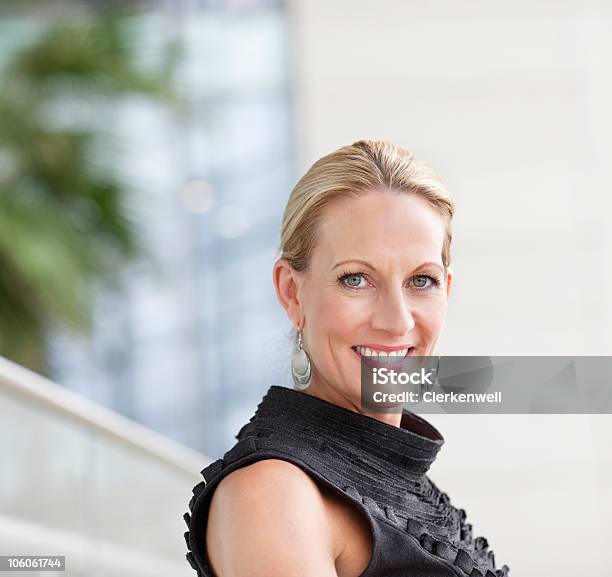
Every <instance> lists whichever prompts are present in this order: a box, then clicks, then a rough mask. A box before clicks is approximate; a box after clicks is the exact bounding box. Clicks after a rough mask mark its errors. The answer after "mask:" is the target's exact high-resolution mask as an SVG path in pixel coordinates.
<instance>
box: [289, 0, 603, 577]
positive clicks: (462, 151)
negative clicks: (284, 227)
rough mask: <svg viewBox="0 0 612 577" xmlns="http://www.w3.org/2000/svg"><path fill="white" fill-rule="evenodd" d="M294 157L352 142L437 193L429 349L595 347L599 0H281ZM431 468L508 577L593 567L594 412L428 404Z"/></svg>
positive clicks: (586, 350) (599, 477)
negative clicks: (406, 165) (437, 302)
mask: <svg viewBox="0 0 612 577" xmlns="http://www.w3.org/2000/svg"><path fill="white" fill-rule="evenodd" d="M290 9H291V22H292V27H293V30H292V38H293V42H294V49H293V53H292V55H291V57H292V61H293V72H294V77H293V81H294V89H295V96H296V120H297V125H298V131H297V133H298V145H299V156H300V168H301V170H305V169H306V168H307V167H308V166H309V165H310V164H311V163H312V162H313V161H314V160H315V159H316V158H318V157H319V156H321V155H322V154H325V153H327V152H330V151H332V150H334V149H335V148H337V147H339V146H342V145H345V144H349V143H351V142H353V141H354V140H357V139H359V138H375V139H379V138H380V139H388V140H392V141H395V142H397V143H398V144H400V145H402V146H404V147H406V148H409V149H411V150H413V151H414V152H415V153H416V154H417V155H418V156H420V157H422V158H424V159H426V160H428V161H429V162H430V163H431V164H432V165H433V166H434V168H436V169H437V170H438V172H439V173H440V174H441V175H442V177H443V178H444V179H445V181H446V183H447V185H448V187H449V188H450V190H451V192H452V193H453V195H454V196H455V199H456V201H457V205H458V211H457V215H456V219H455V223H454V246H453V269H454V272H455V289H454V293H453V295H452V299H451V302H450V305H449V313H448V318H447V321H446V326H445V331H444V335H443V337H442V338H441V340H440V346H439V349H438V352H439V353H440V354H449V355H458V354H486V355H521V354H526V355H564V354H568V355H569V354H577V355H597V354H602V355H612V264H611V263H612V226H611V225H612V216H611V215H612V194H611V193H610V182H612V178H611V176H612V174H611V172H612V168H611V166H612V165H611V163H610V147H609V135H610V134H611V133H612V116H611V112H610V110H611V109H610V106H609V104H608V103H609V102H612V65H611V60H612V5H610V4H606V3H604V2H593V1H586V2H584V1H583V2H578V1H573V2H527V1H525V0H518V1H515V2H501V1H497V0H496V1H493V2H492V1H480V2H469V3H468V2H450V1H448V0H438V1H436V2H416V1H410V0H383V1H378V2H364V1H356V0H333V1H331V2H329V1H322V0H308V1H293V2H291V3H290ZM430 420H431V421H432V422H433V423H434V424H436V425H437V426H438V427H439V428H440V430H441V431H442V433H443V434H444V435H445V437H446V438H447V443H446V446H445V448H444V449H443V451H442V452H441V454H440V456H439V459H438V462H437V463H436V464H435V465H434V467H433V469H432V478H434V480H436V481H437V482H438V483H439V484H440V486H441V488H442V489H443V490H447V491H448V492H449V494H450V496H451V498H452V499H453V502H455V503H456V504H457V506H461V507H464V508H466V509H467V511H468V515H469V516H470V517H471V520H472V522H473V524H474V530H475V534H484V535H485V536H487V538H488V539H489V541H490V543H491V546H492V549H493V550H494V551H495V553H496V556H497V559H498V560H499V561H500V562H502V563H508V565H510V567H511V569H512V573H511V574H512V575H515V576H517V575H523V576H531V575H534V576H535V575H541V574H548V575H558V576H559V577H562V576H568V577H570V576H573V575H575V574H576V572H577V571H580V572H581V574H588V575H604V574H606V572H607V571H609V568H610V566H612V548H610V547H608V546H607V543H608V541H609V538H610V537H612V529H610V525H609V522H608V520H609V519H610V518H612V489H611V487H612V456H611V454H612V451H610V446H611V445H612V417H610V416H609V415H595V416H581V415H562V416H556V415H548V416H515V415H508V416H468V417H464V416H448V415H436V416H431V417H430Z"/></svg>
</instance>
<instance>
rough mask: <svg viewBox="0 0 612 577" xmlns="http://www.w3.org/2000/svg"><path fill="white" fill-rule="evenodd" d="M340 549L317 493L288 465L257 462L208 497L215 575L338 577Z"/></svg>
mask: <svg viewBox="0 0 612 577" xmlns="http://www.w3.org/2000/svg"><path fill="white" fill-rule="evenodd" d="M338 548H339V547H338V544H337V542H336V540H335V539H334V536H333V530H332V526H331V524H330V521H329V518H328V515H327V512H326V507H325V503H324V500H323V496H322V494H321V491H320V490H319V488H318V486H317V484H316V483H315V482H314V480H313V479H312V478H310V477H309V476H308V475H307V474H306V473H305V472H304V471H302V470H301V469H300V468H299V467H297V466H295V465H292V464H291V463H288V462H286V461H281V460H277V459H266V460H263V461H257V462H256V463H253V464H252V465H248V466H246V467H243V468H241V469H238V470H236V471H234V472H232V473H230V474H229V475H228V476H227V477H225V478H224V479H223V480H222V481H221V482H220V483H219V486H218V487H217V488H216V490H215V492H214V494H213V496H212V499H211V505H210V511H209V516H208V525H207V529H206V550H207V553H208V557H209V560H210V563H211V565H212V567H213V569H214V571H215V574H216V575H217V577H338V576H337V573H336V568H335V560H336V558H337V556H338V554H339V551H338Z"/></svg>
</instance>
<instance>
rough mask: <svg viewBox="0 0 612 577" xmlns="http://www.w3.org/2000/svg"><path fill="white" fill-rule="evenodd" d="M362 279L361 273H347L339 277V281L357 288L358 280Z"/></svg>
mask: <svg viewBox="0 0 612 577" xmlns="http://www.w3.org/2000/svg"><path fill="white" fill-rule="evenodd" d="M362 280H363V275H362V274H361V273H348V274H345V275H342V276H341V277H340V281H341V282H342V283H343V284H344V285H345V286H348V287H351V288H359V284H360V282H361V281H362Z"/></svg>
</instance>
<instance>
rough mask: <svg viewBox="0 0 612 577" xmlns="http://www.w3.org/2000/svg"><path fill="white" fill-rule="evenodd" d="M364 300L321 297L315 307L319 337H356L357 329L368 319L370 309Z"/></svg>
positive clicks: (344, 297) (341, 296) (330, 295)
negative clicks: (355, 331) (355, 330)
mask: <svg viewBox="0 0 612 577" xmlns="http://www.w3.org/2000/svg"><path fill="white" fill-rule="evenodd" d="M364 304H365V303H364V302H363V299H357V298H347V297H346V296H343V295H335V294H334V295H332V294H328V295H325V294H324V293H323V294H321V295H320V298H318V299H317V300H316V302H315V303H314V307H313V313H314V317H315V320H316V325H317V327H316V329H315V330H316V332H317V333H318V336H319V337H323V338H325V335H328V336H331V335H336V336H338V337H342V336H343V335H346V336H347V338H349V335H354V329H355V327H357V326H359V325H360V324H362V323H363V322H364V321H365V320H366V319H367V318H368V307H367V306H364Z"/></svg>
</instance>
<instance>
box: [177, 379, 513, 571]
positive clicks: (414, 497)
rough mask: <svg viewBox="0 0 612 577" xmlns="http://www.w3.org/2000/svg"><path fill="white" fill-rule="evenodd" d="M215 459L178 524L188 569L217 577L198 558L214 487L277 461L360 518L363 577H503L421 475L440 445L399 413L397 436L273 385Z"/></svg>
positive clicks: (461, 517) (415, 419)
mask: <svg viewBox="0 0 612 577" xmlns="http://www.w3.org/2000/svg"><path fill="white" fill-rule="evenodd" d="M236 439H237V443H236V444H235V445H234V446H233V447H232V449H230V450H229V451H228V452H227V453H225V455H224V456H223V458H222V459H218V460H217V461H214V462H213V463H211V464H210V465H209V466H208V467H206V468H205V469H203V471H202V476H203V477H204V480H203V481H201V482H200V483H198V484H197V485H196V486H195V487H194V489H193V497H192V499H191V501H190V502H189V510H190V512H189V513H185V515H184V519H185V522H186V523H187V527H188V529H189V530H188V531H187V532H186V533H185V540H186V543H187V547H188V549H189V550H190V551H189V552H188V553H187V560H188V561H189V563H190V564H191V566H192V567H193V568H194V569H195V570H196V572H197V575H198V577H214V573H213V572H212V569H211V567H210V565H209V563H208V559H207V556H206V549H205V540H204V538H205V528H206V521H207V517H208V508H209V505H210V498H211V496H212V494H213V492H214V489H215V487H216V485H217V484H218V483H219V481H220V480H221V479H222V478H223V477H225V476H226V475H228V474H229V473H231V472H232V471H234V470H236V469H238V468H240V467H244V466H245V465H247V464H250V463H253V462H255V461H257V460H260V459H270V458H274V459H283V460H286V461H289V462H291V463H293V464H295V465H296V466H299V467H301V468H302V469H303V470H304V471H306V472H307V473H308V474H310V475H311V476H312V477H314V478H315V479H316V480H317V481H319V482H320V483H323V484H324V485H325V486H327V487H329V488H331V489H332V490H334V491H336V493H337V494H339V495H341V496H343V497H344V498H346V499H348V500H349V501H350V502H351V503H352V504H353V505H354V506H355V507H357V508H358V509H359V510H361V511H362V512H363V513H364V514H365V515H366V517H367V519H368V522H369V524H370V528H371V531H372V538H373V553H372V558H371V559H370V562H369V565H368V567H367V568H366V570H365V571H364V572H363V573H362V575H361V577H413V576H414V577H416V576H418V577H425V576H427V577H446V576H453V577H456V576H459V577H466V576H468V577H506V576H507V575H508V572H509V568H508V567H507V566H506V565H504V566H503V567H502V568H501V569H496V568H495V561H494V556H493V552H492V551H491V550H489V548H488V543H487V540H486V539H485V538H484V537H476V538H475V539H474V538H472V525H471V524H469V523H467V521H466V514H465V511H464V510H463V509H456V508H455V507H454V506H453V505H452V504H451V502H450V499H449V497H448V495H447V494H446V493H444V492H441V491H440V490H439V489H438V488H437V487H436V486H435V484H434V483H433V482H432V481H431V480H430V479H429V478H428V477H427V475H426V473H427V471H428V470H429V468H430V466H431V464H432V463H433V462H434V460H435V458H436V455H437V453H438V451H439V450H440V448H441V447H442V445H443V443H444V439H443V437H442V435H441V434H440V433H439V432H438V431H437V430H436V429H435V428H434V427H433V426H432V425H430V424H429V423H428V422H427V421H425V420H424V419H423V418H422V417H420V416H418V415H415V414H414V413H412V412H410V411H407V410H404V412H403V414H402V418H401V423H400V427H395V426H393V425H389V424H387V423H383V422H381V421H379V420H377V419H374V418H372V417H369V416H367V415H363V414H360V413H356V412H354V411H350V410H348V409H345V408H343V407H339V406H337V405H334V404H332V403H330V402H328V401H325V400H323V399H319V398H318V397H314V396H312V395H309V394H308V393H305V392H302V391H297V390H294V389H289V388H286V387H281V386H278V385H272V386H271V387H270V388H269V389H268V391H267V393H266V394H265V395H264V397H263V399H262V400H261V402H260V403H259V405H258V407H257V410H256V411H255V414H254V415H253V416H252V417H251V419H250V420H249V422H248V423H246V424H245V425H244V426H243V427H242V428H241V429H240V431H239V432H238V434H237V435H236Z"/></svg>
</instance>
